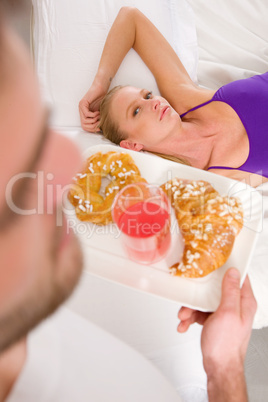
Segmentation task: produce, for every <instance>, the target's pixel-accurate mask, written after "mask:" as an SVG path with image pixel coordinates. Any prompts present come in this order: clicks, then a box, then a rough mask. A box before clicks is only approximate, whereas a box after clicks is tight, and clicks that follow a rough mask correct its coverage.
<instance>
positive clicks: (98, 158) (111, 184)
mask: <svg viewBox="0 0 268 402" xmlns="http://www.w3.org/2000/svg"><path fill="white" fill-rule="evenodd" d="M104 178H106V179H107V180H106V181H108V183H106V184H107V185H106V187H105V190H104V191H102V184H103V179H104ZM140 182H146V180H145V179H144V178H143V177H141V176H140V171H139V169H138V167H137V166H136V164H135V163H134V161H133V159H132V157H131V156H130V155H129V154H127V153H123V152H114V151H111V152H107V153H105V154H103V153H102V152H97V153H96V154H94V155H91V156H90V157H89V158H88V159H87V160H86V162H85V165H84V167H83V169H82V171H81V172H79V173H77V174H76V176H75V177H74V178H73V183H72V185H71V188H70V190H69V193H68V199H69V201H70V202H71V204H72V205H73V206H74V207H75V212H76V216H77V217H78V219H80V220H81V221H89V222H92V223H95V224H98V225H106V224H108V223H110V222H112V215H111V210H112V204H113V201H114V198H115V195H116V194H117V193H118V192H119V191H120V190H121V188H123V187H124V186H126V185H128V184H131V183H140Z"/></svg>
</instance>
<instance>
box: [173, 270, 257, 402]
mask: <svg viewBox="0 0 268 402" xmlns="http://www.w3.org/2000/svg"><path fill="white" fill-rule="evenodd" d="M239 285H240V274H239V271H238V270H236V269H234V268H231V269H229V270H228V271H227V272H226V274H225V276H224V278H223V282H222V296H221V302H220V305H219V307H218V309H217V310H216V311H215V313H203V312H200V311H195V310H192V309H189V308H186V307H182V308H181V309H180V311H179V314H178V316H179V318H180V320H181V322H180V324H179V326H178V332H185V331H187V329H188V328H189V326H190V325H191V324H193V323H194V322H197V323H199V324H201V325H203V331H202V335H201V348H202V353H203V364H204V369H205V371H206V373H207V376H208V392H209V395H210V397H211V399H210V400H211V401H212V400H214V395H216V394H217V393H219V392H220V393H221V399H219V396H218V399H217V400H218V401H236V400H239V401H241V402H242V401H246V400H247V397H246V386H245V379H244V360H245V355H246V351H247V347H248V343H249V339H250V335H251V329H252V323H253V318H254V315H255V312H256V308H257V303H256V301H255V298H254V295H253V292H252V289H251V286H250V282H249V279H248V277H246V279H245V282H244V284H243V286H242V288H241V289H240V286H239ZM218 395H219V394H218ZM230 395H232V396H230ZM237 398H238V399H237ZM239 398H240V399H239Z"/></svg>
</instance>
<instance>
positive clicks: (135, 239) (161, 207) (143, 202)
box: [112, 183, 171, 264]
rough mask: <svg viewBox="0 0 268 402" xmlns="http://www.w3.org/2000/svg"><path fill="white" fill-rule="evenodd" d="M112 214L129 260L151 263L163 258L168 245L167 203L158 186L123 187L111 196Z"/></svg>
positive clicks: (144, 184)
mask: <svg viewBox="0 0 268 402" xmlns="http://www.w3.org/2000/svg"><path fill="white" fill-rule="evenodd" d="M112 217H113V221H114V222H115V224H116V225H117V227H118V228H119V230H120V231H121V233H120V238H121V240H122V242H123V245H124V248H125V249H126V252H127V254H128V256H129V258H130V259H131V260H134V261H136V262H139V263H142V264H152V263H155V262H157V261H159V260H161V259H162V258H164V256H165V255H166V253H167V251H168V250H169V247H170V244H171V234H170V203H169V200H168V198H167V196H166V194H165V193H164V191H163V190H162V189H161V188H160V187H158V186H157V185H152V184H147V183H134V184H129V185H128V186H126V187H124V188H123V189H122V190H121V191H120V192H119V193H118V194H117V196H116V197H115V200H114V203H113V207H112Z"/></svg>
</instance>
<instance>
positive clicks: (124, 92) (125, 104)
mask: <svg viewBox="0 0 268 402" xmlns="http://www.w3.org/2000/svg"><path fill="white" fill-rule="evenodd" d="M110 113H111V117H112V119H113V120H114V121H115V122H116V124H118V125H119V128H120V131H122V132H124V133H126V134H127V138H126V140H124V141H121V143H120V145H121V146H123V147H124V148H129V149H135V150H137V151H139V150H141V149H145V150H150V151H156V152H157V151H159V152H161V147H162V146H163V145H164V144H165V143H166V142H167V141H168V140H170V139H171V137H174V136H175V135H176V134H177V133H178V130H179V128H180V124H181V119H180V116H179V114H178V113H177V112H176V111H175V110H174V109H173V108H172V107H171V106H170V104H169V103H168V102H167V100H166V99H165V98H162V97H161V96H154V95H153V94H152V93H151V92H150V91H148V90H146V89H139V88H135V87H130V86H127V87H124V88H121V89H120V90H119V91H118V92H116V93H115V94H114V96H113V98H112V100H111V107H110Z"/></svg>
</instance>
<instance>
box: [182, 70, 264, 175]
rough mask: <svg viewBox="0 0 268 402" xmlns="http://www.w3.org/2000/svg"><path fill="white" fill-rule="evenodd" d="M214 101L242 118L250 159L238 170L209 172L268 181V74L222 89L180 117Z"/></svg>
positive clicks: (221, 167) (237, 82)
mask: <svg viewBox="0 0 268 402" xmlns="http://www.w3.org/2000/svg"><path fill="white" fill-rule="evenodd" d="M213 101H220V102H224V103H227V104H228V105H229V106H231V107H232V108H233V109H234V110H235V112H236V113H237V114H238V116H239V117H240V120H241V122H242V123H243V125H244V127H245V130H246V132H247V135H248V140H249V155H248V158H247V160H246V162H245V163H244V164H243V165H241V166H239V167H237V168H231V167H228V166H210V167H209V168H208V170H209V169H230V170H231V169H236V170H243V171H245V172H250V173H257V174H260V175H262V176H265V177H267V178H268V72H267V73H265V74H261V75H255V76H254V77H250V78H246V79H243V80H238V81H234V82H231V83H229V84H227V85H224V86H222V87H221V88H220V89H218V91H217V92H216V93H215V94H214V95H213V97H212V99H210V100H209V101H208V102H205V103H202V104H200V105H198V106H196V107H194V108H192V109H190V110H188V112H186V113H183V114H182V115H181V117H183V116H185V115H186V114H187V113H189V112H191V111H193V110H195V109H198V108H200V107H202V106H205V105H207V104H208V103H210V102H213Z"/></svg>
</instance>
